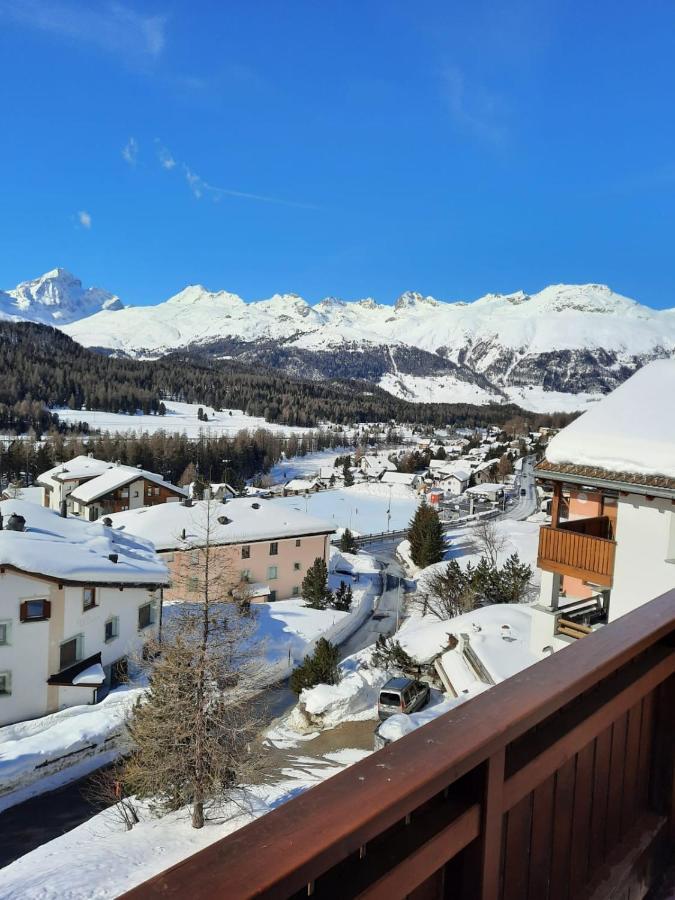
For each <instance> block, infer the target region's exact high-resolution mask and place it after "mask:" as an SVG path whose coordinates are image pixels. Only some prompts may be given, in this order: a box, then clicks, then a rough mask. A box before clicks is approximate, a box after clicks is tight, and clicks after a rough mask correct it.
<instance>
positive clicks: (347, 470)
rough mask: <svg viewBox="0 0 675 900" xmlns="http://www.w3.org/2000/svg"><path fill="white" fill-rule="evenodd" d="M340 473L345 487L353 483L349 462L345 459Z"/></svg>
mask: <svg viewBox="0 0 675 900" xmlns="http://www.w3.org/2000/svg"><path fill="white" fill-rule="evenodd" d="M342 474H343V476H344V480H345V487H351V486H352V485H353V484H354V476H353V475H352V473H351V471H350V468H349V463H348V462H346V461H345V464H344V466H343V467H342Z"/></svg>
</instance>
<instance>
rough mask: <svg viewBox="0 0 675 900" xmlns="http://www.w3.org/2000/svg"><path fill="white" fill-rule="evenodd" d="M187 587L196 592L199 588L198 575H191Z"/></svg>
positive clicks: (192, 592)
mask: <svg viewBox="0 0 675 900" xmlns="http://www.w3.org/2000/svg"><path fill="white" fill-rule="evenodd" d="M187 589H188V591H190V593H191V594H196V593H197V591H198V590H199V579H198V578H197V576H196V575H189V576H188V580H187Z"/></svg>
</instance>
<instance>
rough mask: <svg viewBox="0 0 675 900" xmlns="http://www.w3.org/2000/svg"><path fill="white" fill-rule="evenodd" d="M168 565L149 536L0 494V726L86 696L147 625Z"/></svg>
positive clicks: (156, 613) (114, 677) (120, 668)
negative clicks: (138, 535) (116, 529)
mask: <svg viewBox="0 0 675 900" xmlns="http://www.w3.org/2000/svg"><path fill="white" fill-rule="evenodd" d="M168 580H169V579H168V571H167V568H166V566H165V564H164V563H163V562H162V561H161V559H160V558H159V557H158V556H157V554H156V552H155V548H154V547H153V546H152V544H151V543H150V542H149V541H146V540H143V539H142V538H138V537H135V536H133V535H129V534H125V533H122V532H114V531H113V530H112V529H111V528H109V527H107V526H105V525H103V524H102V523H90V522H86V521H83V520H82V519H79V518H74V517H70V516H68V517H67V518H66V517H64V516H61V515H59V514H58V513H56V512H54V511H53V510H51V509H46V508H44V507H41V506H38V505H37V504H35V503H30V502H27V501H25V500H4V501H2V503H0V725H7V724H10V723H13V722H18V721H22V720H25V719H31V718H35V717H37V716H43V715H46V714H47V713H52V712H56V711H57V710H59V709H63V708H64V707H67V706H79V705H81V704H87V703H94V702H96V701H97V700H98V699H100V698H101V697H102V696H104V695H105V693H106V692H107V690H108V689H109V687H110V686H112V685H114V684H115V683H116V682H117V681H118V680H119V678H120V677H122V676H123V674H124V673H125V672H126V667H127V660H128V659H129V658H130V656H133V655H135V654H137V653H139V652H140V651H141V650H142V647H143V645H144V644H145V643H146V641H147V640H148V638H149V637H150V636H151V635H152V636H155V635H156V633H157V628H158V622H159V617H160V607H161V600H162V589H163V587H164V586H165V585H166V584H167V583H168Z"/></svg>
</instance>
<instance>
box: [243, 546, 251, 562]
mask: <svg viewBox="0 0 675 900" xmlns="http://www.w3.org/2000/svg"><path fill="white" fill-rule="evenodd" d="M241 558H242V559H250V558H251V545H250V544H244V546H243V547H242V548H241Z"/></svg>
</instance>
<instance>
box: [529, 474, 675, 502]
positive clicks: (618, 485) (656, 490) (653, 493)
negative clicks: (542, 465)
mask: <svg viewBox="0 0 675 900" xmlns="http://www.w3.org/2000/svg"><path fill="white" fill-rule="evenodd" d="M534 474H535V476H536V477H537V479H538V480H539V481H559V482H567V483H568V484H587V485H588V486H589V487H596V488H603V489H605V490H609V491H618V492H619V493H626V494H639V495H640V496H643V497H660V498H661V499H665V500H675V491H674V490H671V489H670V488H666V487H659V486H657V485H651V484H639V483H637V482H635V481H620V480H618V479H614V478H601V477H598V476H597V475H581V474H574V473H571V472H559V471H556V470H551V469H543V470H540V469H539V468H536V469H535V470H534Z"/></svg>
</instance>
